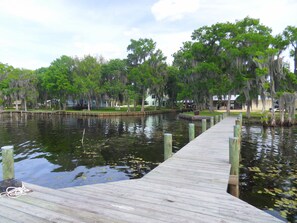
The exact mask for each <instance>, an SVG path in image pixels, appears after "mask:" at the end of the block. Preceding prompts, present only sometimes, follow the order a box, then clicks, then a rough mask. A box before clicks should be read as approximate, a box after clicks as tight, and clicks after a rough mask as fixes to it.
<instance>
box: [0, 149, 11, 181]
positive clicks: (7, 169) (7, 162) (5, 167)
mask: <svg viewBox="0 0 297 223" xmlns="http://www.w3.org/2000/svg"><path fill="white" fill-rule="evenodd" d="M1 150H2V171H3V180H10V179H14V159H13V146H3V147H1Z"/></svg>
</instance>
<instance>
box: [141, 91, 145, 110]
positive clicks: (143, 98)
mask: <svg viewBox="0 0 297 223" xmlns="http://www.w3.org/2000/svg"><path fill="white" fill-rule="evenodd" d="M144 101H145V93H143V94H142V99H141V112H144Z"/></svg>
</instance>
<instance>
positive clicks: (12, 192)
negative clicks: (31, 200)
mask: <svg viewBox="0 0 297 223" xmlns="http://www.w3.org/2000/svg"><path fill="white" fill-rule="evenodd" d="M30 192H32V190H30V189H28V188H26V187H25V185H24V184H23V182H22V186H21V187H7V188H6V191H5V192H2V193H1V194H0V196H1V197H9V198H17V197H20V196H22V195H26V194H28V193H30Z"/></svg>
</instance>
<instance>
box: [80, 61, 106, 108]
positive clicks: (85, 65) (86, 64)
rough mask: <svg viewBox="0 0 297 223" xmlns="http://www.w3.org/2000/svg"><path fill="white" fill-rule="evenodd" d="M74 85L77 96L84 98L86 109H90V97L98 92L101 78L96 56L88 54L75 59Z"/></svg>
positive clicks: (99, 65)
mask: <svg viewBox="0 0 297 223" xmlns="http://www.w3.org/2000/svg"><path fill="white" fill-rule="evenodd" d="M74 61H75V68H74V74H75V77H74V79H75V86H76V89H77V91H76V92H75V93H76V95H77V96H81V97H83V98H86V99H87V101H88V111H90V110H91V104H92V98H94V97H95V95H96V93H99V91H100V89H99V86H100V85H99V84H100V78H101V64H100V62H99V61H98V60H97V58H95V57H92V56H90V55H87V56H84V58H82V59H79V58H76V59H75V60H74Z"/></svg>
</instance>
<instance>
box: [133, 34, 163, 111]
mask: <svg viewBox="0 0 297 223" xmlns="http://www.w3.org/2000/svg"><path fill="white" fill-rule="evenodd" d="M127 50H128V52H129V53H128V56H127V58H128V64H129V66H130V68H129V79H130V81H131V82H132V83H133V85H134V87H135V88H137V89H138V91H139V93H140V95H141V101H142V102H141V111H142V112H144V102H145V97H146V93H147V90H148V89H149V88H150V87H151V86H152V84H153V74H152V63H151V62H152V57H154V55H156V43H155V42H154V41H153V40H152V39H141V38H140V39H139V40H133V39H132V40H131V43H130V44H129V45H128V47H127ZM157 52H159V51H157Z"/></svg>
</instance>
